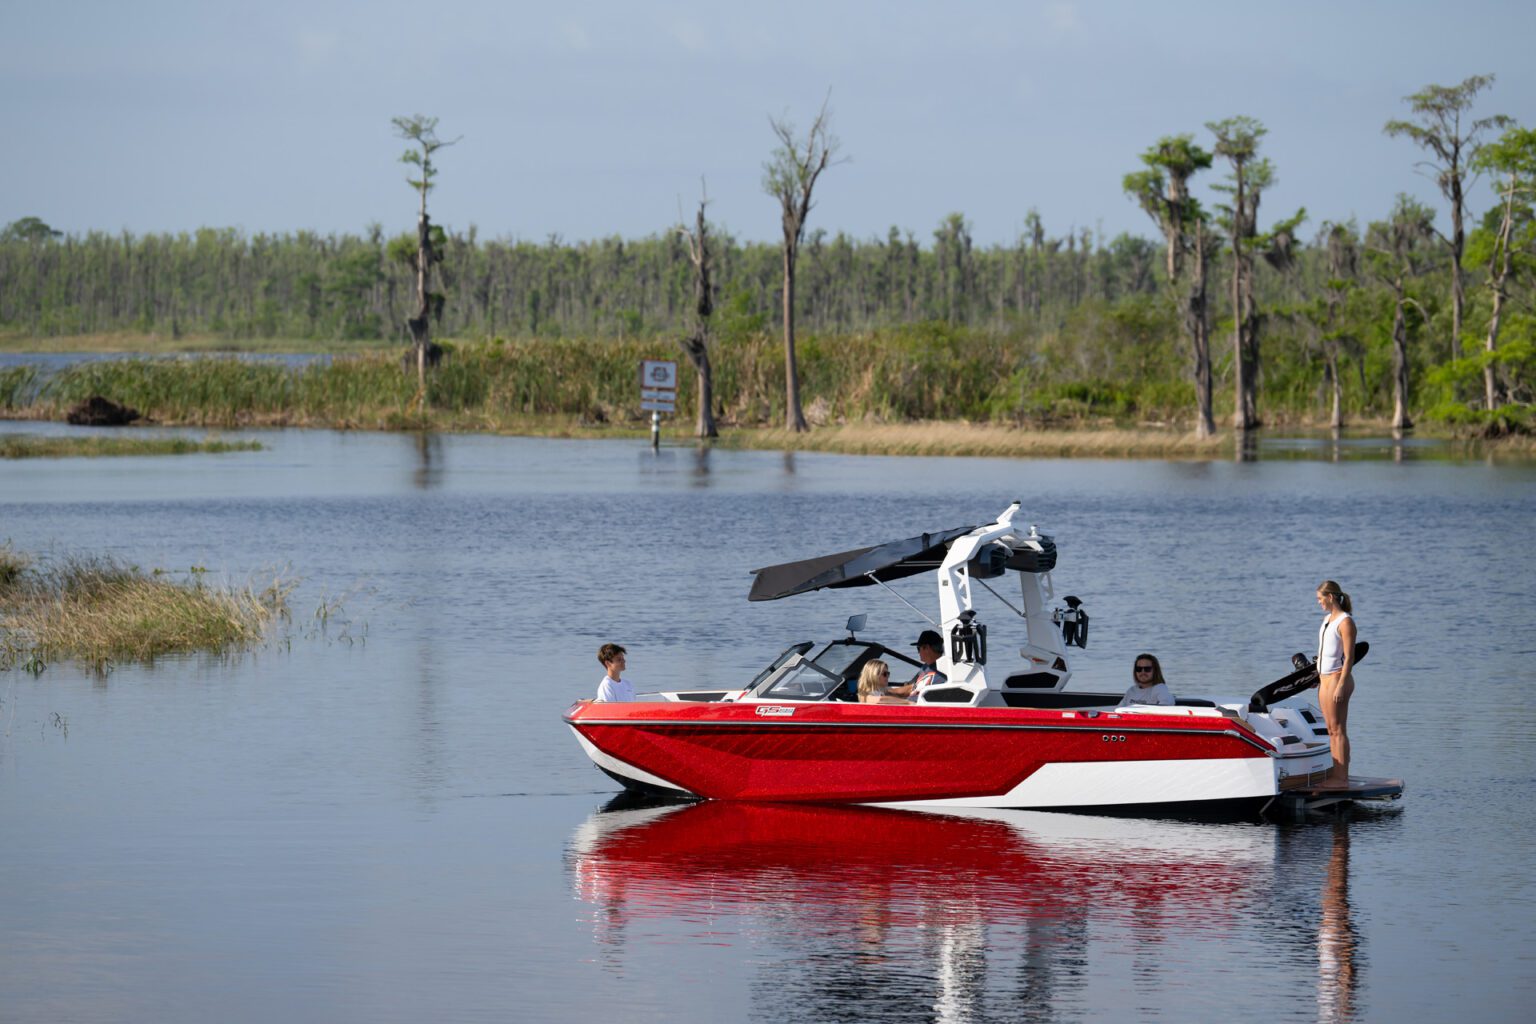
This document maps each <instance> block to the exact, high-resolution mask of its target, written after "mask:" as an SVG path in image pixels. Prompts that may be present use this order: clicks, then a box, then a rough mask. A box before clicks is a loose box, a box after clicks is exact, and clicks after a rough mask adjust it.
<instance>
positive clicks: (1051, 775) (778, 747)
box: [565, 702, 1275, 807]
mask: <svg viewBox="0 0 1536 1024" xmlns="http://www.w3.org/2000/svg"><path fill="white" fill-rule="evenodd" d="M565 720H566V722H567V723H568V724H569V725H570V726H571V727H572V728H573V729H574V730H575V731H576V732H577V734H578V735H579V736H580V737H581V738H582V740H583V741H584V743H585V744H586V745H588V747H589V750H588V753H589V754H591V755H592V756H593V760H594V761H596V762H597V763H598V764H599V766H600V767H604V768H605V770H608V771H610V773H611V774H615V775H617V776H619V777H621V778H628V779H635V780H638V781H642V782H644V781H647V779H646V777H647V776H649V777H650V779H651V780H653V781H656V782H660V783H662V784H663V787H671V788H673V789H676V790H678V791H680V793H681V794H683V795H692V796H698V797H705V798H709V799H718V800H772V801H817V802H835V803H913V804H927V803H933V804H945V803H954V804H967V805H976V806H1041V807H1046V806H1080V805H1081V806H1093V805H1104V804H1114V803H1144V802H1157V801H1160V800H1166V801H1170V802H1173V801H1179V802H1182V801H1186V800H1200V799H1207V798H1213V799H1227V798H1245V797H1255V796H1264V795H1272V794H1273V792H1274V785H1275V782H1274V771H1273V768H1272V766H1271V764H1270V760H1271V759H1270V757H1269V754H1268V749H1269V748H1268V747H1267V745H1266V744H1265V742H1264V741H1263V740H1261V739H1259V738H1258V737H1257V736H1255V735H1254V734H1253V733H1252V732H1251V731H1249V730H1248V729H1247V728H1246V727H1244V726H1243V724H1242V723H1239V722H1236V721H1233V720H1231V719H1228V718H1224V717H1219V716H1203V717H1195V716H1189V715H1157V714H1153V715H1148V714H1116V713H1114V712H1081V711H1041V710H1035V709H1025V708H973V707H957V708H953V709H944V708H935V707H932V706H922V707H909V706H901V705H867V704H841V703H808V704H779V705H773V704H756V703H750V702H745V703H679V702H668V703H660V702H637V703H629V704H620V703H590V702H581V703H578V704H576V705H574V706H573V707H572V708H571V709H570V710H569V711H568V712H567V713H566V716H565ZM626 768H630V769H637V770H638V771H626ZM1015 797H1016V798H1017V799H1014V798H1015Z"/></svg>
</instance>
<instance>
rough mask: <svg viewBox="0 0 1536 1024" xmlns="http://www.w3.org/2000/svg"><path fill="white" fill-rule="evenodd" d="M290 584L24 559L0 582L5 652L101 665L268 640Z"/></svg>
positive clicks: (9, 657)
mask: <svg viewBox="0 0 1536 1024" xmlns="http://www.w3.org/2000/svg"><path fill="white" fill-rule="evenodd" d="M10 554H11V555H14V553H13V552H12V553H10ZM194 575H196V574H194ZM291 587H292V585H291V584H288V583H284V582H282V581H276V582H274V583H273V585H272V586H271V587H268V588H266V589H265V590H263V591H260V592H257V591H256V590H255V589H253V588H250V587H246V588H219V587H211V586H208V585H206V584H204V583H202V582H201V581H200V580H195V579H194V580H193V581H191V582H179V581H176V580H172V579H169V578H166V577H163V576H157V575H150V574H147V573H144V572H142V571H141V570H139V569H137V568H135V567H130V566H124V565H121V564H119V563H117V562H115V561H113V560H111V559H102V558H84V557H67V558H65V559H63V560H61V561H60V562H58V563H57V564H54V565H51V566H49V567H46V568H41V569H37V568H33V567H32V565H31V564H30V562H26V563H23V565H22V568H21V569H20V570H19V571H18V572H16V573H14V574H11V575H10V576H9V579H8V581H6V582H0V659H3V660H5V661H7V662H12V663H14V662H17V661H29V662H33V663H36V662H38V661H39V660H40V659H45V658H78V659H80V660H83V661H87V662H91V663H94V664H98V665H100V664H103V663H106V662H108V661H111V660H117V659H130V660H152V659H154V658H155V657H157V656H160V655H165V654H177V653H185V652H191V651H211V652H216V653H217V652H223V651H228V650H231V649H237V648H241V647H245V646H248V645H250V644H253V643H256V642H257V641H259V640H260V639H261V638H262V636H263V634H264V631H265V629H266V626H267V624H268V623H269V622H270V621H271V620H272V618H273V617H274V616H276V615H279V614H281V613H282V612H283V611H284V609H285V605H286V600H287V596H288V593H289V591H290V590H291Z"/></svg>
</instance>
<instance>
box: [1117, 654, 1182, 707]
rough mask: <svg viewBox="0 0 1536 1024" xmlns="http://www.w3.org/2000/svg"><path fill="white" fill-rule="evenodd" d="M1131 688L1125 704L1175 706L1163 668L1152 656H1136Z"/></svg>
mask: <svg viewBox="0 0 1536 1024" xmlns="http://www.w3.org/2000/svg"><path fill="white" fill-rule="evenodd" d="M1131 679H1132V680H1134V682H1133V683H1132V684H1131V688H1130V689H1129V690H1126V691H1125V700H1124V701H1122V703H1124V704H1173V703H1174V699H1173V691H1171V690H1169V689H1168V684H1167V683H1165V682H1163V666H1162V665H1161V664H1159V663H1158V660H1157V659H1156V658H1154V657H1153V656H1152V655H1150V654H1138V655H1136V661H1135V663H1134V664H1133V665H1132V666H1131Z"/></svg>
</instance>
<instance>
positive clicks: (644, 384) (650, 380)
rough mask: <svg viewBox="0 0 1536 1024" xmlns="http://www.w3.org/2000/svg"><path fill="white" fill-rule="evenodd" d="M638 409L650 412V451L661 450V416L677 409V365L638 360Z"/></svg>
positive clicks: (667, 361) (671, 361)
mask: <svg viewBox="0 0 1536 1024" xmlns="http://www.w3.org/2000/svg"><path fill="white" fill-rule="evenodd" d="M640 408H641V409H642V410H645V409H649V410H650V411H651V450H652V451H659V450H660V449H661V414H662V413H664V412H672V411H674V410H675V409H676V408H677V363H676V362H674V361H673V360H671V359H642V360H640Z"/></svg>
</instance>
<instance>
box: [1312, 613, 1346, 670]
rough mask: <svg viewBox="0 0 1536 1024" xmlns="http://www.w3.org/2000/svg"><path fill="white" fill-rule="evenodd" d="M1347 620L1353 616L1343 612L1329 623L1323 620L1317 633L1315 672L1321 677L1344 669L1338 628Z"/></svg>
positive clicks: (1342, 646)
mask: <svg viewBox="0 0 1536 1024" xmlns="http://www.w3.org/2000/svg"><path fill="white" fill-rule="evenodd" d="M1349 618H1353V616H1351V615H1350V614H1349V613H1348V612H1345V613H1343V614H1342V615H1340V616H1339V617H1338V618H1336V619H1334V620H1333V621H1331V622H1330V621H1329V620H1327V619H1324V620H1323V625H1322V627H1321V628H1320V629H1318V631H1317V671H1318V672H1319V673H1321V674H1322V675H1328V674H1329V673H1332V672H1337V671H1338V670H1339V669H1341V668H1343V667H1344V644H1343V642H1342V641H1340V640H1339V626H1340V624H1341V623H1343V621H1344V620H1345V619H1349Z"/></svg>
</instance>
